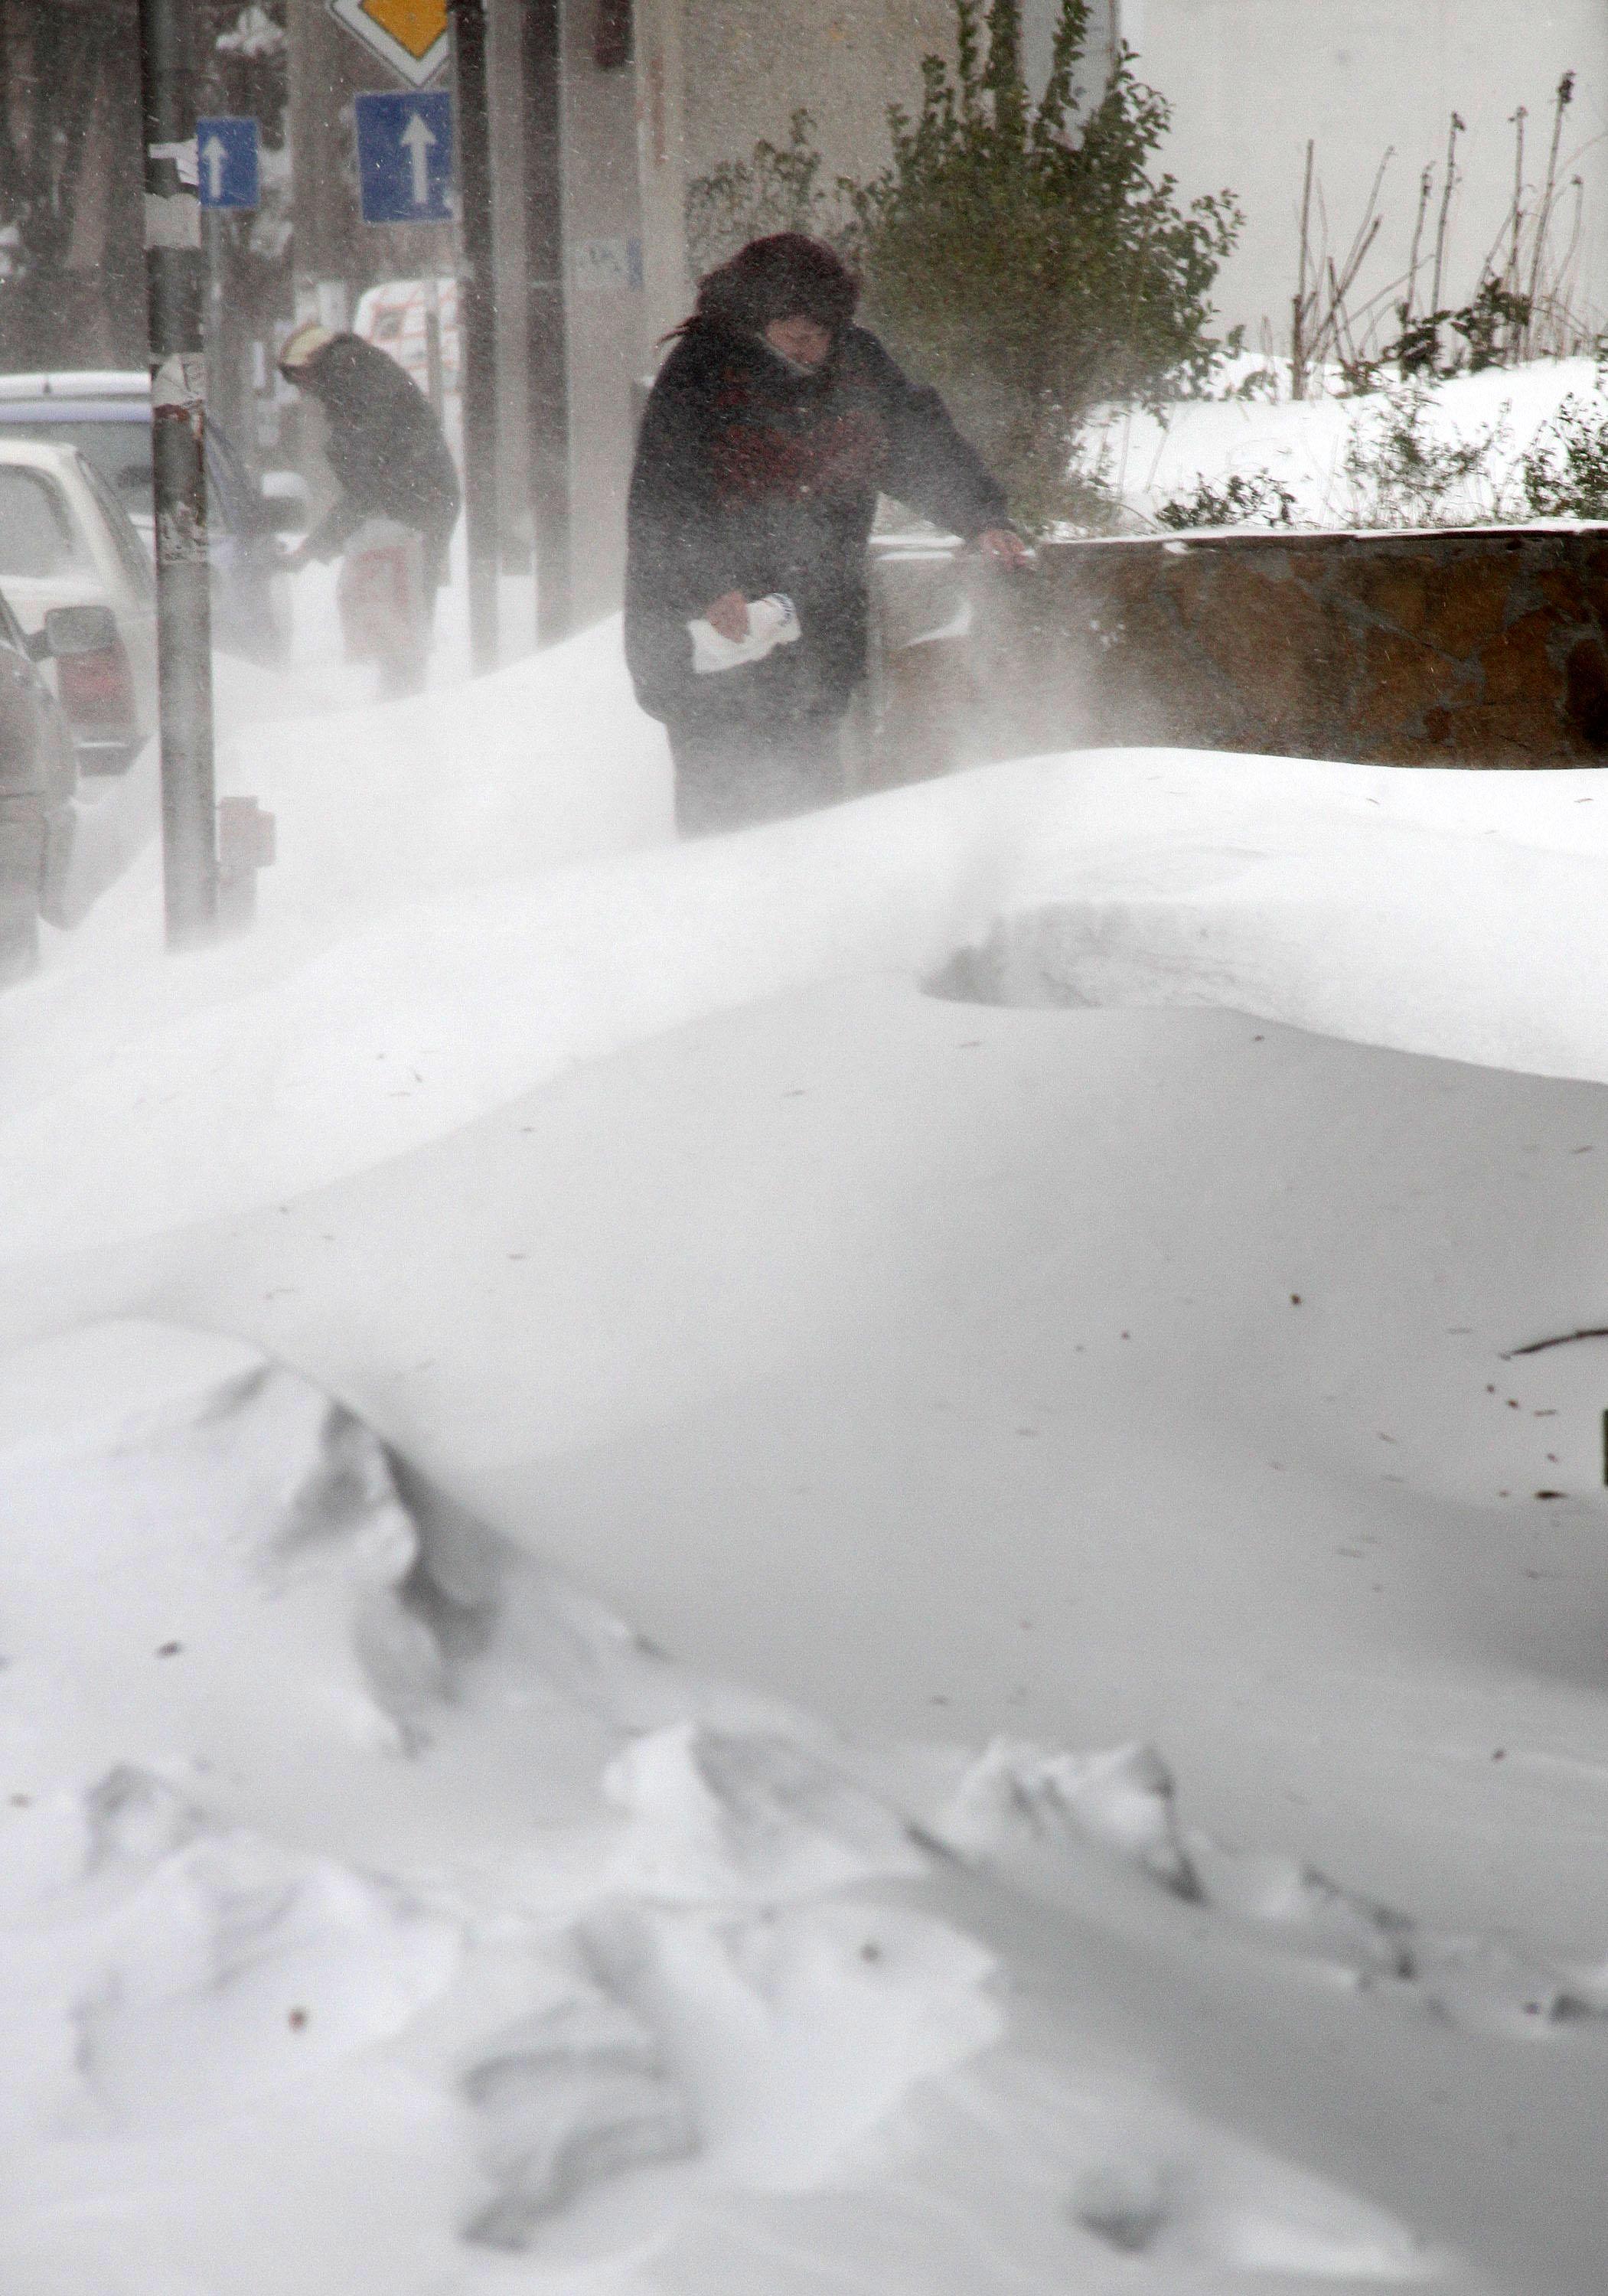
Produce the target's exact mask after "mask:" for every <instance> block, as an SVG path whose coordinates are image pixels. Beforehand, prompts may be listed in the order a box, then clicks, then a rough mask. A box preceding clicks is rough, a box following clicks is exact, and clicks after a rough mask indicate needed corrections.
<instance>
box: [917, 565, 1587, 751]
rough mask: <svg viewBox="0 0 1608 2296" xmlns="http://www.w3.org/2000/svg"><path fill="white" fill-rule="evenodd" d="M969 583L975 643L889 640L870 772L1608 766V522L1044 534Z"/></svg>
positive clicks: (967, 580) (977, 571)
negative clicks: (1003, 570) (880, 758)
mask: <svg viewBox="0 0 1608 2296" xmlns="http://www.w3.org/2000/svg"><path fill="white" fill-rule="evenodd" d="M900 574H901V570H900V568H899V566H898V563H896V562H890V563H886V564H883V565H882V566H879V568H878V570H877V580H878V583H879V585H880V587H881V591H882V593H883V594H886V595H888V596H889V597H894V596H896V595H897V594H898V593H899V591H900V589H901V587H903V586H906V585H902V584H901V580H900ZM961 578H962V579H963V581H964V583H965V585H966V586H967V587H969V590H970V593H971V596H972V605H973V609H974V619H973V627H972V632H971V635H970V636H969V638H968V639H967V640H965V641H964V643H962V642H959V641H957V640H956V639H955V638H952V637H945V638H939V639H930V640H929V641H928V642H927V644H924V645H922V646H918V647H915V648H911V647H908V646H903V647H901V646H900V645H899V644H897V643H893V644H888V645H887V646H886V647H885V649H884V652H883V655H882V661H881V665H880V685H881V693H882V702H881V710H882V723H883V740H882V751H883V755H884V758H885V760H886V764H885V767H883V768H882V769H880V770H879V773H878V776H877V777H878V778H879V779H881V778H889V779H908V778H911V777H912V774H913V772H918V771H921V770H923V769H924V770H935V771H942V770H944V768H945V766H946V765H950V764H956V763H962V762H974V761H977V760H980V759H982V758H994V757H1001V756H1006V755H1021V754H1022V753H1023V752H1025V751H1031V750H1058V749H1068V748H1073V749H1077V748H1087V747H1100V746H1104V745H1106V744H1112V745H1127V744H1130V743H1136V744H1153V743H1164V744H1177V745H1180V746H1184V747H1188V748H1210V749H1221V750H1260V751H1263V752H1268V753H1271V754H1273V755H1276V756H1277V755H1284V756H1292V757H1311V758H1351V759H1356V760H1358V761H1359V762H1366V763H1375V764H1382V765H1432V766H1470V767H1480V766H1502V767H1514V766H1518V767H1529V766H1568V765H1599V764H1603V763H1604V762H1608V636H1605V635H1604V624H1605V622H1608V528H1605V527H1571V528H1543V527H1525V528H1478V529H1460V530H1457V531H1455V532H1437V533H1423V534H1379V535H1374V534H1366V535H1349V534H1340V535H1222V536H1217V535H1211V536H1198V537H1194V536H1192V537H1188V538H1187V539H1185V538H1183V537H1180V538H1178V539H1177V540H1171V539H1169V540H1161V539H1159V538H1152V537H1144V538H1143V539H1133V540H1129V539H1121V540H1113V541H1101V542H1073V543H1050V544H1046V545H1045V546H1044V547H1043V549H1042V550H1041V551H1040V552H1039V553H1038V566H1037V568H1036V569H1035V570H1033V571H1032V573H1030V575H1027V576H1024V577H1021V578H1013V579H1006V578H1001V577H996V576H990V575H988V574H986V573H985V572H983V571H982V570H980V569H975V568H973V569H972V570H970V571H969V572H968V573H966V574H964V576H962V577H961ZM927 580H928V585H929V587H931V577H930V575H929V576H928V577H927ZM929 619H930V620H931V611H929ZM891 634H892V635H893V637H894V638H895V639H897V636H898V616H897V612H896V613H895V614H894V616H893V620H892V624H891ZM940 692H941V693H942V694H943V697H944V700H945V703H946V706H947V709H948V721H949V725H950V728H951V731H950V734H949V737H948V738H949V749H948V755H947V756H940V755H939V749H940V748H941V745H942V743H943V741H944V738H945V737H944V734H943V729H942V726H941V725H935V724H934V717H935V712H934V710H933V709H932V707H931V701H932V700H933V699H935V698H936V697H937V696H938V695H939V693H940ZM924 758H931V764H930V765H927V766H925V767H923V759H924Z"/></svg>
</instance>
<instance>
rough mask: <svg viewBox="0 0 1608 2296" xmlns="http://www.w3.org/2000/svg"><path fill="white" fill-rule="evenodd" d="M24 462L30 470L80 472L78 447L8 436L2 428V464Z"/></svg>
mask: <svg viewBox="0 0 1608 2296" xmlns="http://www.w3.org/2000/svg"><path fill="white" fill-rule="evenodd" d="M4 463H22V464H23V465H25V466H26V467H27V468H29V469H30V470H37V471H51V472H52V473H53V474H59V473H60V472H62V471H71V472H72V473H73V474H74V475H75V476H76V475H77V471H78V448H77V447H58V446H53V445H52V444H51V442H50V441H49V440H47V439H12V438H8V437H7V435H6V433H5V430H4V428H0V464H4Z"/></svg>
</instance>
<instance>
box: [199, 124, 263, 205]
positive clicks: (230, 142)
mask: <svg viewBox="0 0 1608 2296" xmlns="http://www.w3.org/2000/svg"><path fill="white" fill-rule="evenodd" d="M195 163H196V168H197V170H198V181H197V184H196V189H197V190H198V191H199V192H200V193H201V205H202V207H204V208H255V207H259V206H260V205H261V204H262V136H261V132H260V130H259V129H258V125H257V122H256V121H255V120H254V119H239V118H233V117H229V116H227V115H220V116H219V117H217V118H216V119H198V120H197V121H196V123H195Z"/></svg>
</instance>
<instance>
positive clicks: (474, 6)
mask: <svg viewBox="0 0 1608 2296" xmlns="http://www.w3.org/2000/svg"><path fill="white" fill-rule="evenodd" d="M448 6H449V11H450V20H451V24H452V71H453V87H454V91H455V98H456V104H457V135H456V138H455V141H456V145H457V162H458V249H459V254H458V325H459V328H460V330H461V332H460V341H461V343H462V346H463V361H464V371H463V389H464V527H465V529H466V532H467V536H468V545H469V644H470V654H471V658H472V661H473V664H474V668H476V670H477V671H478V670H487V669H495V668H496V664H497V652H498V642H497V576H498V574H499V572H500V570H501V567H502V556H503V550H502V537H501V532H500V524H501V521H500V520H499V517H498V512H497V403H496V402H497V385H496V250H495V244H494V239H493V233H492V212H491V199H492V188H491V110H490V98H489V94H488V88H487V79H486V0H448Z"/></svg>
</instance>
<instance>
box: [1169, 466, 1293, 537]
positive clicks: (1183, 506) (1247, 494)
mask: <svg viewBox="0 0 1608 2296" xmlns="http://www.w3.org/2000/svg"><path fill="white" fill-rule="evenodd" d="M1156 523H1157V525H1158V526H1165V527H1169V528H1171V529H1173V531H1174V532H1175V533H1182V532H1183V531H1184V530H1185V529H1188V528H1194V527H1208V526H1293V525H1294V523H1295V496H1294V495H1293V494H1292V492H1291V490H1290V488H1288V487H1287V486H1286V485H1285V484H1284V480H1282V479H1276V478H1275V477H1274V475H1273V473H1272V471H1230V473H1229V474H1228V476H1227V478H1226V479H1219V480H1211V479H1206V478H1200V479H1197V480H1195V482H1194V489H1193V491H1192V492H1190V493H1189V494H1185V495H1174V496H1172V497H1171V499H1170V500H1169V501H1167V502H1164V503H1163V504H1161V508H1160V509H1159V510H1158V511H1157V512H1156Z"/></svg>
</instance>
